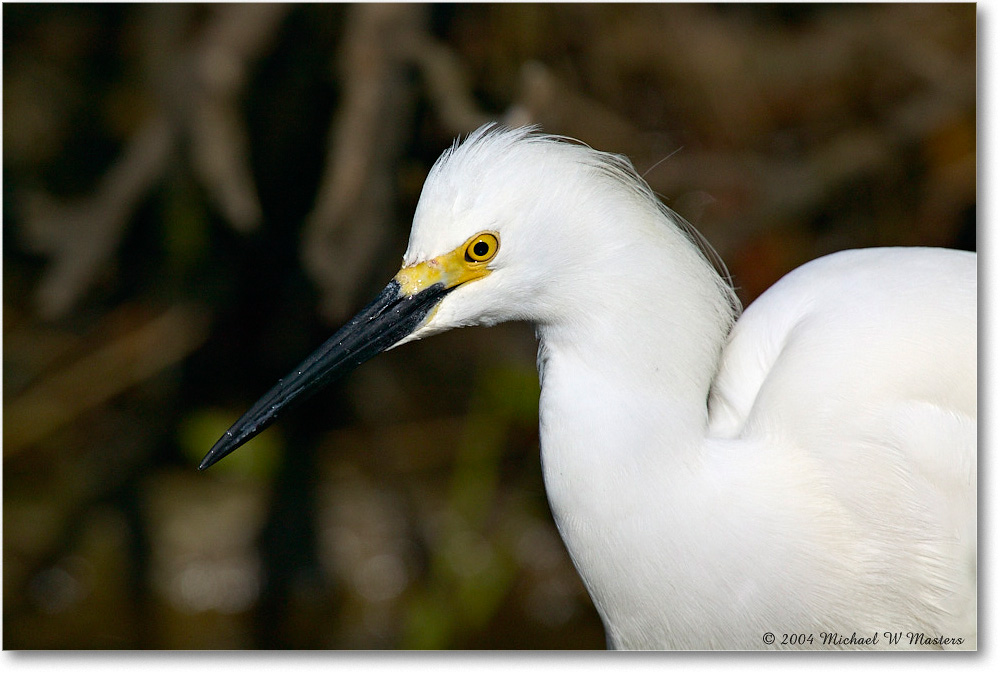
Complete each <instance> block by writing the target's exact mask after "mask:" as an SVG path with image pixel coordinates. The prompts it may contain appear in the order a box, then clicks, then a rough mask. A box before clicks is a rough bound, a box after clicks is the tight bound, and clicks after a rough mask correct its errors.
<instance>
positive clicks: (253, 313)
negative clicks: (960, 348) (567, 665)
mask: <svg viewBox="0 0 1000 674" xmlns="http://www.w3.org/2000/svg"><path fill="white" fill-rule="evenodd" d="M3 19H4V23H3V26H4V72H3V98H4V100H3V106H4V107H3V113H4V114H3V125H4V127H3V161H4V173H3V177H4V182H3V190H4V193H3V194H4V202H3V217H4V220H3V256H4V264H3V289H4V293H3V319H4V320H3V340H4V354H3V355H4V368H3V411H4V415H3V431H4V436H3V438H4V447H3V448H4V471H3V475H4V478H3V482H4V484H3V496H4V514H3V516H4V540H3V555H4V557H3V561H4V564H3V573H4V578H3V583H4V592H3V597H4V599H3V601H4V605H3V611H4V642H3V644H4V647H5V648H8V649H12V648H13V649H22V648H400V647H409V648H592V647H594V648H600V647H603V644H604V640H603V634H602V630H601V627H600V621H599V620H598V618H597V616H596V613H595V612H594V610H593V608H592V606H591V604H590V602H589V599H588V598H587V595H586V593H585V591H584V589H583V586H582V584H581V582H580V580H579V579H578V577H577V576H576V574H575V572H574V571H573V568H572V565H571V564H570V562H569V560H568V557H567V556H566V553H565V551H564V549H563V548H562V545H561V542H560V541H559V538H558V535H557V533H556V532H555V529H554V527H553V525H552V522H551V519H550V517H549V513H548V510H547V505H546V502H545V497H544V487H543V484H542V480H541V476H540V470H539V466H538V438H537V429H536V426H537V420H536V416H535V415H536V405H537V397H538V389H537V381H536V379H535V375H534V348H535V347H534V341H533V338H532V335H531V331H530V329H529V328H527V327H525V326H499V327H496V328H492V329H490V330H465V331H460V332H459V333H455V334H447V335H442V336H439V337H435V338H434V339H432V340H429V341H427V342H425V343H424V342H422V343H418V344H413V345H408V346H406V347H404V348H401V349H397V350H395V351H392V352H389V353H387V354H384V355H383V356H380V357H379V358H377V359H376V360H374V361H372V362H371V363H368V364H366V365H365V366H364V367H362V368H361V369H360V370H358V371H357V372H356V373H355V374H353V375H351V376H350V377H348V378H347V379H345V380H344V381H342V382H340V383H338V384H337V385H335V386H334V387H332V388H331V389H330V390H329V391H327V392H325V393H323V394H321V395H320V396H318V398H317V399H316V400H315V401H313V402H311V403H307V404H306V405H304V406H303V407H302V408H300V409H299V410H297V411H296V412H294V413H291V414H289V415H288V416H287V417H286V418H285V419H284V420H283V421H282V422H281V423H280V424H279V425H278V427H276V428H273V429H271V430H269V431H268V432H267V433H265V434H264V435H262V436H261V437H260V438H259V439H257V440H256V441H254V443H251V444H250V445H248V446H247V447H246V448H244V449H242V450H241V451H240V452H238V453H237V454H234V455H233V456H231V457H228V458H227V459H225V461H224V462H222V464H220V465H219V466H217V467H215V468H213V469H211V470H210V471H208V472H207V473H205V474H200V473H198V472H197V471H196V470H195V466H196V465H197V462H198V460H199V459H200V457H201V455H202V454H203V453H204V452H205V451H207V450H208V448H209V447H210V446H211V444H212V442H213V441H214V440H215V437H217V436H218V435H219V434H221V432H223V431H224V430H225V428H226V426H227V424H228V423H229V422H231V421H233V420H235V418H236V417H237V416H238V415H239V414H240V413H241V412H242V411H243V410H245V409H246V408H247V406H249V405H250V404H251V403H253V401H254V400H255V399H256V398H257V397H258V396H259V395H260V394H261V393H263V392H264V391H265V390H267V389H268V388H269V387H270V386H271V384H272V383H273V382H274V380H275V379H276V378H277V377H279V376H281V375H283V374H284V373H285V372H286V371H287V370H288V369H289V368H290V367H291V366H293V365H294V364H295V363H297V362H299V360H300V359H301V358H302V357H303V356H305V355H306V354H308V353H309V352H311V351H312V349H313V348H314V347H315V346H316V345H318V344H319V343H320V342H321V341H322V340H323V339H324V338H325V337H326V335H327V334H329V331H330V330H331V329H332V328H333V327H335V326H336V325H337V324H338V323H339V322H340V321H342V320H343V319H344V318H346V317H347V316H348V315H349V313H350V312H351V310H352V309H355V308H356V307H358V306H360V305H361V304H362V303H363V302H364V301H365V300H366V299H367V297H368V296H370V295H372V294H373V293H374V292H376V291H377V290H378V289H380V288H381V287H382V285H383V284H384V283H385V281H386V280H387V279H388V278H389V277H390V276H391V275H392V274H393V273H394V272H395V269H396V267H397V266H398V262H399V256H400V254H401V252H402V250H403V249H404V248H405V242H406V237H407V232H408V221H409V217H410V215H411V213H412V209H413V207H414V206H415V204H416V201H417V198H418V196H419V191H420V186H421V184H422V182H423V180H424V178H425V176H426V174H427V171H428V170H429V167H430V165H431V163H432V162H433V160H434V159H435V158H436V156H437V155H438V154H439V153H440V152H441V151H442V150H443V149H444V148H445V147H447V146H448V144H449V143H450V142H451V140H452V138H453V137H454V136H456V135H458V134H462V133H467V132H469V131H471V130H472V129H474V128H475V127H476V126H478V125H479V124H481V123H483V122H484V121H488V120H491V119H499V120H502V121H505V122H507V123H509V124H522V123H540V124H541V125H542V126H543V128H544V129H545V130H547V131H550V132H553V133H559V134H565V135H569V136H574V137H578V138H580V139H581V140H583V141H585V142H587V143H589V144H591V145H592V146H594V147H597V148H599V149H603V150H610V151H615V152H620V153H624V154H627V155H629V156H630V157H631V158H632V159H633V161H634V162H635V164H636V166H637V167H638V169H639V170H640V172H645V173H646V177H647V179H648V180H649V182H650V184H651V185H652V186H653V188H654V189H655V190H656V191H657V192H659V193H661V194H662V195H664V198H665V199H666V201H667V203H668V204H669V205H671V206H672V207H674V208H675V209H676V210H677V211H679V212H680V213H681V214H682V215H684V216H685V217H687V218H688V219H689V220H692V221H693V222H694V223H695V224H696V225H697V226H698V227H699V228H700V229H701V230H702V232H703V233H704V234H705V235H706V237H707V238H708V240H709V241H711V242H712V244H713V245H715V247H716V248H717V249H718V250H719V252H720V253H721V254H722V257H723V258H724V259H725V260H726V261H727V262H728V264H729V267H730V271H731V272H732V273H733V275H734V277H735V282H736V284H737V285H738V286H739V290H740V293H741V296H742V298H743V299H744V301H749V300H752V299H753V298H754V297H755V296H756V295H757V294H759V293H760V292H762V291H763V290H764V289H765V288H767V287H768V286H769V285H770V284H771V283H773V282H774V281H775V280H776V279H777V278H779V277H780V276H781V275H782V274H784V273H785V272H787V271H788V270H789V269H791V268H793V267H795V266H797V265H798V264H801V263H802V262H804V261H806V260H808V259H811V258H813V257H816V256H818V255H821V254H823V253H827V252H831V251H833V250H837V249H841V248H847V247H855V246H870V245H944V246H955V247H963V248H974V247H975V189H976V182H975V180H976V144H975V139H976V89H975V85H976V73H975V64H976V43H975V30H976V14H975V6H974V5H968V4H967V5H954V4H951V5H938V4H932V5H928V4H920V5H808V6H799V5H766V6H764V5H750V6H744V5H740V6H736V5H734V6H727V5H711V6H703V5H655V4H653V5H650V4H644V5H621V4H613V5H612V4H609V5H601V4H598V5H572V4H570V5H563V4H560V5H533V4H512V5H413V4H411V5H383V4H378V5H301V6H299V5H252V6H251V5H204V6H202V5H184V4H150V5H89V4H80V5H38V4H28V5H24V4H17V5H4V7H3Z"/></svg>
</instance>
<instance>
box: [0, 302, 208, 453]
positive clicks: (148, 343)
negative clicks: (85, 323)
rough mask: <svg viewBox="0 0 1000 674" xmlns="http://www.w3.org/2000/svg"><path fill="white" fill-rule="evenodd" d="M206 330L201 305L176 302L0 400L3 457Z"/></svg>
mask: <svg viewBox="0 0 1000 674" xmlns="http://www.w3.org/2000/svg"><path fill="white" fill-rule="evenodd" d="M207 335H208V317H207V315H206V313H205V312H204V310H202V309H199V308H197V307H195V306H191V305H177V306H174V307H172V308H170V309H168V310H167V311H165V312H163V313H162V314H161V315H160V316H158V317H156V318H154V319H153V320H150V321H148V322H146V323H144V324H143V325H141V326H139V327H137V328H135V329H134V330H130V331H129V332H127V333H126V334H124V335H122V336H121V337H118V338H113V339H112V340H110V341H108V342H107V343H106V344H104V345H103V346H101V347H100V348H98V349H97V350H96V351H94V352H93V353H90V354H88V355H85V356H83V357H82V358H80V359H79V360H77V361H76V362H74V363H72V364H71V365H69V366H67V367H65V368H63V369H61V370H58V371H56V372H54V373H52V374H50V375H48V376H47V377H45V378H43V379H42V380H41V381H39V382H38V383H36V384H34V385H33V386H31V387H30V388H29V389H28V390H27V391H25V392H24V393H22V394H20V395H18V396H17V397H16V398H14V399H13V400H11V401H9V402H7V401H5V403H6V404H5V410H4V412H5V414H4V428H3V430H4V444H3V451H4V459H5V460H6V459H9V458H10V457H12V456H15V455H17V454H18V453H19V452H21V451H22V450H24V449H25V448H27V447H29V446H31V445H32V444H34V443H36V442H38V441H39V440H41V439H43V438H45V437H47V436H48V435H50V434H52V433H54V432H55V431H57V430H59V429H60V428H62V427H63V426H65V425H67V424H69V423H71V422H72V421H73V420H74V419H76V418H78V417H80V416H81V415H83V414H85V413H86V412H88V411H89V410H92V409H93V408H95V407H99V406H100V405H103V404H104V403H106V402H107V401H108V400H110V399H111V398H113V397H115V396H116V395H118V394H120V393H122V392H123V391H126V390H127V389H129V388H131V387H133V386H135V385H136V384H139V383H141V382H143V381H145V380H147V379H149V378H151V377H154V376H155V375H157V374H159V373H160V372H162V371H163V370H165V369H167V368H169V367H172V366H174V365H176V364H177V363H179V362H180V361H182V360H183V359H184V358H185V357H187V356H188V355H189V354H191V353H192V352H194V351H195V350H197V349H198V348H199V347H200V346H201V344H202V343H203V342H204V341H205V338H206V337H207Z"/></svg>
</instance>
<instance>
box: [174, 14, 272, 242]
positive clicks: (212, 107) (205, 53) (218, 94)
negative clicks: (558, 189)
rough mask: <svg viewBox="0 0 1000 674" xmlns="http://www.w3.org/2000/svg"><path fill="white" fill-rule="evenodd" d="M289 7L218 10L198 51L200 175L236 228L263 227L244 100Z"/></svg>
mask: <svg viewBox="0 0 1000 674" xmlns="http://www.w3.org/2000/svg"><path fill="white" fill-rule="evenodd" d="M287 11H288V5H285V4H280V3H276V4H270V3H259V4H257V3H254V4H249V5H243V4H233V5H219V6H218V7H217V8H216V10H215V16H214V17H213V20H212V21H211V22H210V23H209V25H208V26H207V27H206V28H205V31H204V33H203V34H202V36H201V39H200V40H199V44H198V45H197V47H195V63H196V66H195V70H196V73H197V84H196V85H195V86H194V89H195V91H193V92H192V99H193V101H194V103H195V105H194V108H193V109H192V112H191V117H190V119H189V120H187V121H188V123H189V125H190V126H189V130H190V133H191V141H192V142H191V149H192V161H193V163H194V167H195V170H196V171H197V172H198V174H199V177H200V178H201V180H202V182H203V183H204V184H205V187H206V188H207V189H208V191H209V193H210V194H211V195H212V196H213V197H214V199H215V201H216V202H217V203H218V205H219V208H220V209H221V210H222V212H223V214H224V215H225V216H226V218H227V219H228V220H229V222H230V223H231V224H232V225H233V227H234V228H235V229H237V230H238V231H241V232H247V231H250V230H253V229H255V228H256V227H258V226H259V224H260V219H261V209H260V203H259V201H258V199H257V192H256V190H255V188H254V185H253V178H252V176H251V173H250V153H249V142H248V140H247V131H246V126H245V124H244V123H243V118H242V116H241V115H240V113H239V98H240V96H241V94H242V93H243V89H244V87H245V86H246V83H247V71H248V68H249V65H250V64H251V63H253V62H254V61H256V60H257V58H259V57H260V56H261V55H262V54H263V52H264V50H265V49H266V48H267V47H268V46H269V45H270V43H271V40H272V38H273V37H274V34H275V33H276V32H277V28H278V26H279V24H280V22H281V20H282V19H283V18H284V16H285V14H286V13H287Z"/></svg>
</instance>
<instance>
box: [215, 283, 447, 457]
mask: <svg viewBox="0 0 1000 674" xmlns="http://www.w3.org/2000/svg"><path fill="white" fill-rule="evenodd" d="M448 290H449V289H447V288H445V287H444V285H443V284H441V283H437V284H434V285H432V286H430V287H428V288H425V289H424V290H422V291H420V292H418V293H416V294H414V295H406V294H404V293H402V292H401V291H400V285H399V282H398V281H395V280H393V281H392V282H390V283H389V285H387V286H386V287H385V289H384V290H383V291H382V292H381V293H379V295H378V297H376V298H375V299H374V300H373V301H372V302H371V303H370V304H369V305H368V306H366V307H365V308H364V309H362V310H361V311H360V312H358V315H357V316H355V317H354V318H352V319H351V320H350V321H349V322H348V323H347V324H346V325H345V326H344V327H342V328H341V329H340V330H338V331H337V332H336V334H334V335H333V337H331V338H330V339H328V340H327V341H326V343H325V344H323V346H321V347H319V348H318V349H317V350H316V351H315V352H314V353H313V354H312V355H311V356H309V357H308V358H306V359H305V361H303V362H302V364H301V365H299V366H298V367H297V368H295V369H294V370H292V372H291V373H290V374H289V375H288V376H287V377H285V378H284V379H280V380H278V383H277V384H275V386H274V388H272V389H271V390H270V391H268V392H267V393H266V394H265V395H264V397H262V398H261V399H260V400H258V401H257V402H256V403H255V404H254V406H253V407H251V408H250V409H249V410H248V411H247V413H246V414H244V415H243V416H242V417H240V418H239V420H238V421H237V422H236V423H235V424H233V425H232V427H231V428H230V429H229V430H228V431H226V434H225V435H223V436H222V437H221V438H219V440H218V442H216V443H215V445H214V446H213V447H212V449H211V450H209V452H208V454H206V455H205V458H204V459H202V460H201V464H200V465H199V466H198V470H205V469H206V468H208V467H209V466H211V465H212V464H213V463H215V462H216V461H218V460H219V459H221V458H222V457H224V456H225V455H226V454H229V453H230V452H232V451H235V450H236V449H237V448H239V447H240V445H242V444H244V443H245V442H247V441H248V440H250V439H251V438H253V437H254V436H256V435H257V434H258V433H260V432H261V431H263V430H264V429H265V428H267V427H268V426H270V425H271V424H273V423H274V422H275V421H276V420H277V419H278V416H279V415H280V414H281V413H282V412H283V411H284V410H285V409H286V408H288V407H289V406H290V405H291V404H292V403H294V402H301V401H303V400H305V399H307V398H309V396H311V395H313V394H314V393H316V392H317V391H319V390H320V389H321V388H322V387H323V386H325V385H326V384H328V383H329V382H330V381H331V380H333V379H334V378H335V377H338V376H341V375H344V374H347V373H348V372H350V371H351V370H353V369H354V368H356V367H357V366H358V365H360V364H361V363H363V362H365V361H366V360H368V359H369V358H372V357H373V356H376V355H378V354H379V353H381V352H383V351H385V350H386V349H388V348H389V347H390V346H392V345H393V344H395V343H396V342H398V341H399V340H401V339H403V338H404V337H406V336H407V335H409V334H410V333H411V332H413V331H414V330H415V329H416V328H417V327H418V326H419V325H420V323H421V322H422V321H423V319H424V317H426V316H427V314H428V313H430V311H431V309H433V308H434V306H435V305H437V303H438V301H440V299H441V298H442V297H444V295H446V294H447V293H448Z"/></svg>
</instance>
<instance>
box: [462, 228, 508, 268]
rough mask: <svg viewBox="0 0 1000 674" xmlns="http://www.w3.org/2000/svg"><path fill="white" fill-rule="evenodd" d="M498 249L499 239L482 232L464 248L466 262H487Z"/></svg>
mask: <svg viewBox="0 0 1000 674" xmlns="http://www.w3.org/2000/svg"><path fill="white" fill-rule="evenodd" d="M499 249H500V239H498V238H497V237H496V235H495V234H491V233H489V232H483V233H482V234H477V235H476V236H474V237H472V239H470V240H469V243H468V245H467V246H466V247H465V261H466V262H489V261H490V260H492V259H493V256H495V255H496V254H497V250H499Z"/></svg>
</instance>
